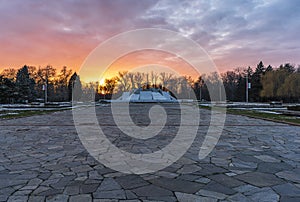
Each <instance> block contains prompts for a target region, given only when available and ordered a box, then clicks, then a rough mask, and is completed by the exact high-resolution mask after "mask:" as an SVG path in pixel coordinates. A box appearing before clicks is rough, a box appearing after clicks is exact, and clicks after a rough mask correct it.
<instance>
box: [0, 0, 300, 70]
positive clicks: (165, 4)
mask: <svg viewBox="0 0 300 202" xmlns="http://www.w3.org/2000/svg"><path fill="white" fill-rule="evenodd" d="M25 2H26V3H25ZM299 10H300V2H299V1H292V0H287V1H268V0H265V1H263V0H247V1H235V0H228V1H221V0H212V1H206V0H200V1H199V0H197V1H196V0H195V1H188V0H185V1H184V0H175V1H172V2H170V1H164V0H153V1H152V0H149V1H138V0H127V1H122V0H114V1H104V0H102V1H96V0H95V1H94V0H91V1H79V0H65V1H43V0H42V1H33V0H27V1H21V0H14V1H0V13H1V14H0V15H1V17H0V24H1V27H0V43H1V45H2V46H1V49H0V55H1V58H0V59H1V60H0V68H5V67H20V66H21V65H23V64H25V63H26V64H32V65H38V64H40V65H46V64H53V65H54V66H58V67H60V66H62V65H68V66H70V67H72V68H74V69H78V68H79V66H80V65H81V63H82V62H83V60H84V58H85V57H86V56H87V55H88V53H89V52H90V51H91V50H93V49H94V48H95V47H96V46H97V45H98V44H99V43H100V42H103V41H104V40H106V39H108V38H110V37H112V36H114V35H116V34H118V33H120V32H123V31H128V30H132V29H137V28H151V27H152V28H166V29H170V30H174V31H178V32H181V33H182V34H183V35H184V36H187V37H190V38H191V39H193V40H195V41H196V42H198V43H199V44H200V45H201V46H203V48H205V50H207V52H208V53H209V54H210V55H211V56H212V58H213V59H214V60H215V62H216V64H217V66H218V67H219V68H220V69H221V70H225V69H226V68H234V67H237V66H248V65H251V66H254V65H255V64H256V63H257V62H258V61H259V60H263V61H264V62H265V63H267V64H272V65H275V66H277V65H279V64H281V63H284V62H291V63H297V64H299V63H300V61H299V60H300V51H299V49H300V40H299V35H300V13H299V12H298V11H299Z"/></svg>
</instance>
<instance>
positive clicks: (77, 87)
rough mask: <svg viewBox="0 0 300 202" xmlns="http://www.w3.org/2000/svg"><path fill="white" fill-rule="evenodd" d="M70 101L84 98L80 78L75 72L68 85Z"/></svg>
mask: <svg viewBox="0 0 300 202" xmlns="http://www.w3.org/2000/svg"><path fill="white" fill-rule="evenodd" d="M68 94H69V101H72V100H74V101H79V100H80V98H81V96H82V85H81V81H80V77H79V76H78V75H77V73H76V72H75V73H74V74H73V75H72V76H71V77H70V79H69V83H68Z"/></svg>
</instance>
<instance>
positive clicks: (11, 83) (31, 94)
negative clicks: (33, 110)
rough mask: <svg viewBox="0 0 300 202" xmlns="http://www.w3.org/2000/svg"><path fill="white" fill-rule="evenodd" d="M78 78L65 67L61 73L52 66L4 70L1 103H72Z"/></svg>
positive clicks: (1, 76) (0, 95)
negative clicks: (74, 86)
mask: <svg viewBox="0 0 300 202" xmlns="http://www.w3.org/2000/svg"><path fill="white" fill-rule="evenodd" d="M76 78H78V76H77V74H76V73H72V70H70V69H68V68H67V67H65V66H64V67H63V68H62V69H61V70H60V71H59V72H58V71H57V69H56V68H54V67H52V66H50V65H49V66H46V67H44V68H36V67H34V66H27V65H25V66H23V67H22V68H20V69H19V70H16V69H13V68H9V69H4V70H3V71H2V72H1V74H0V103H28V102H34V101H42V100H43V101H45V99H47V101H51V102H63V101H70V100H71V99H72V86H73V85H74V84H73V83H74V82H75V80H76ZM46 88H47V89H46ZM45 90H46V91H47V98H45Z"/></svg>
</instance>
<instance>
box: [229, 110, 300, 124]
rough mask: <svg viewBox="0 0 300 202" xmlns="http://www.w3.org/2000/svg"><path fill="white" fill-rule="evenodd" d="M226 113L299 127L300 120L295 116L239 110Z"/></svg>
mask: <svg viewBox="0 0 300 202" xmlns="http://www.w3.org/2000/svg"><path fill="white" fill-rule="evenodd" d="M227 113H229V114H235V115H242V116H248V117H252V118H258V119H265V120H269V121H275V122H281V123H288V124H292V125H300V119H299V118H297V117H296V116H288V115H283V114H270V113H264V112H259V111H255V110H239V109H227Z"/></svg>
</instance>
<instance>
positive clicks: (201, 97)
mask: <svg viewBox="0 0 300 202" xmlns="http://www.w3.org/2000/svg"><path fill="white" fill-rule="evenodd" d="M201 101H202V85H201V84H200V102H201Z"/></svg>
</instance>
